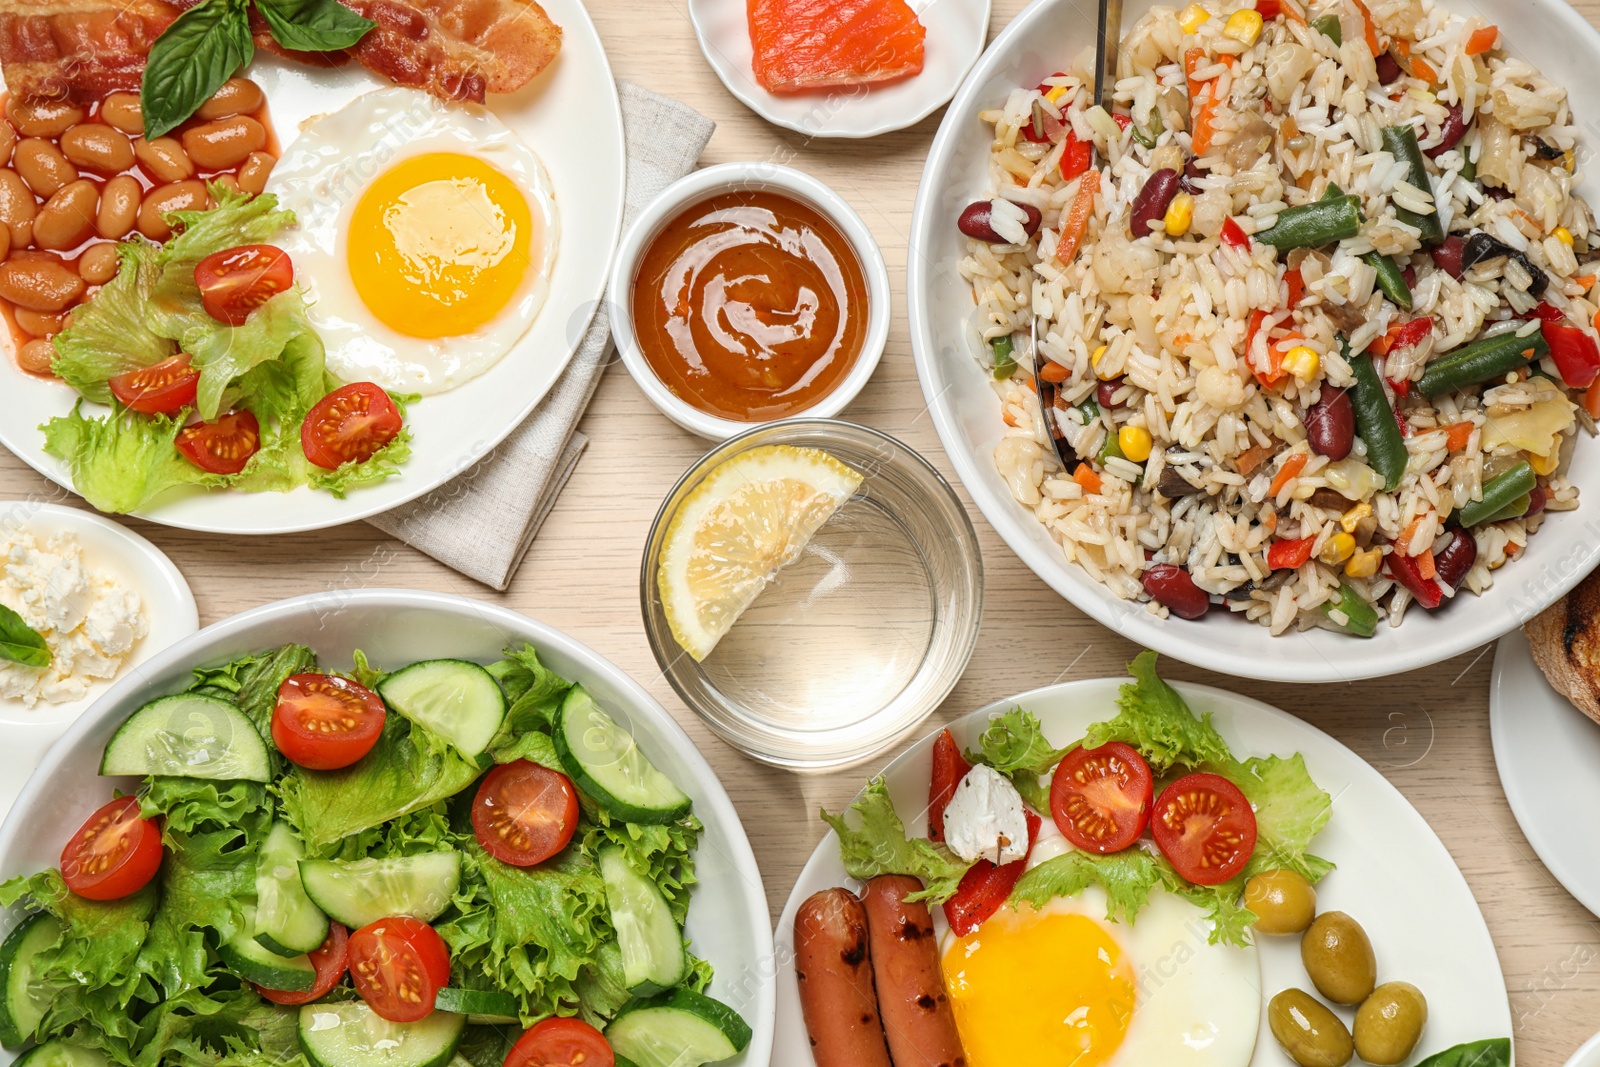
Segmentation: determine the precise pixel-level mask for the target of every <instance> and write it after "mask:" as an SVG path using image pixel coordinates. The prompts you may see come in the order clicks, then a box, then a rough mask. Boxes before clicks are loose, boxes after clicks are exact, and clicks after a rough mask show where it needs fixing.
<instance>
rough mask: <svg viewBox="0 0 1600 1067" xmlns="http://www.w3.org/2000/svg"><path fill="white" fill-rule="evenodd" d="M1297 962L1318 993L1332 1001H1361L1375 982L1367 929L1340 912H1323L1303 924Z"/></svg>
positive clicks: (1374, 966)
mask: <svg viewBox="0 0 1600 1067" xmlns="http://www.w3.org/2000/svg"><path fill="white" fill-rule="evenodd" d="M1300 962H1302V963H1304V964H1305V966H1306V974H1308V975H1310V976H1311V984H1312V985H1314V986H1316V987H1317V992H1318V993H1321V994H1322V995H1323V996H1325V997H1327V998H1328V999H1329V1000H1331V1001H1333V1002H1334V1003H1335V1004H1360V1003H1361V1002H1362V1001H1363V1000H1366V999H1367V997H1368V996H1369V995H1370V994H1371V993H1372V987H1373V986H1374V985H1376V984H1377V981H1378V961H1377V959H1376V958H1375V957H1374V956H1373V955H1372V942H1371V941H1369V940H1368V939H1367V932H1366V931H1365V930H1363V929H1361V924H1360V923H1358V922H1356V921H1355V920H1354V919H1352V918H1350V916H1348V915H1346V914H1345V913H1344V912H1342V911H1325V912H1323V913H1322V914H1321V915H1318V916H1317V917H1316V918H1315V919H1313V920H1312V921H1311V925H1310V926H1308V927H1306V932H1305V933H1304V934H1303V935H1302V936H1301V938H1300Z"/></svg>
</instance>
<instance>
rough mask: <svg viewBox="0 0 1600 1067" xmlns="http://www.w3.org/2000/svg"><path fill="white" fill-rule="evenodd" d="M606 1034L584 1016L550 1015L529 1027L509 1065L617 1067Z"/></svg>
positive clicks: (508, 1060)
mask: <svg viewBox="0 0 1600 1067" xmlns="http://www.w3.org/2000/svg"><path fill="white" fill-rule="evenodd" d="M616 1062H617V1057H616V1054H615V1053H614V1052H612V1051H611V1045H610V1044H608V1043H607V1042H606V1039H605V1037H604V1035H602V1034H601V1033H600V1031H598V1030H596V1029H595V1028H594V1027H592V1026H590V1025H589V1024H588V1023H586V1022H584V1021H583V1020H582V1019H565V1018H555V1017H552V1018H549V1019H544V1020H541V1021H540V1022H536V1023H534V1024H533V1026H531V1027H529V1028H528V1029H527V1030H525V1031H524V1032H523V1034H522V1036H521V1037H519V1038H517V1043H516V1044H515V1045H512V1046H511V1051H510V1052H509V1053H508V1054H507V1055H506V1062H505V1067H580V1065H581V1067H615V1065H616Z"/></svg>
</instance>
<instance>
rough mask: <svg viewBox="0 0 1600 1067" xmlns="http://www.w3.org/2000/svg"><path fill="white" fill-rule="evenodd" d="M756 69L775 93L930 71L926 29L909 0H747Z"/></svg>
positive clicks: (873, 80) (822, 87) (869, 81)
mask: <svg viewBox="0 0 1600 1067" xmlns="http://www.w3.org/2000/svg"><path fill="white" fill-rule="evenodd" d="M746 11H747V13H748V14H749V18H750V43H751V45H753V46H754V48H755V63H754V67H755V74H756V80H757V81H758V82H760V83H761V87H762V88H764V89H766V90H767V91H768V92H770V93H801V92H806V91H807V90H812V89H830V88H836V87H839V86H847V85H871V84H874V83H876V82H886V81H893V80H895V79H896V78H904V77H908V76H910V75H912V74H917V73H920V72H921V70H922V50H923V37H924V36H925V35H926V31H925V30H924V28H923V25H922V23H921V22H920V21H918V19H917V13H916V12H915V11H912V10H911V8H910V6H909V5H908V4H907V3H906V2H905V0H746Z"/></svg>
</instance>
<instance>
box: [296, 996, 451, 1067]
mask: <svg viewBox="0 0 1600 1067" xmlns="http://www.w3.org/2000/svg"><path fill="white" fill-rule="evenodd" d="M466 1027H467V1020H466V1017H465V1016H463V1015H456V1014H455V1013H453V1012H448V1011H435V1012H434V1013H433V1014H431V1015H429V1016H427V1017H426V1018H423V1019H419V1020H417V1021H416V1022H414V1023H392V1022H389V1021H388V1020H387V1019H384V1018H382V1017H380V1016H379V1015H378V1013H377V1012H375V1011H373V1010H372V1009H371V1008H369V1007H367V1006H366V1005H365V1004H364V1003H362V1002H361V1001H349V1002H346V1003H343V1004H307V1005H305V1006H304V1007H303V1008H301V1009H300V1025H299V1031H300V1047H301V1049H303V1050H304V1051H305V1054H306V1058H307V1059H309V1060H310V1061H311V1062H312V1064H313V1065H314V1067H444V1065H445V1064H448V1063H449V1062H450V1060H451V1058H452V1057H454V1056H455V1054H456V1046H457V1045H459V1044H461V1033H462V1031H463V1030H465V1029H466Z"/></svg>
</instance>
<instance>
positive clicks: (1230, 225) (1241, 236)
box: [1222, 218, 1250, 251]
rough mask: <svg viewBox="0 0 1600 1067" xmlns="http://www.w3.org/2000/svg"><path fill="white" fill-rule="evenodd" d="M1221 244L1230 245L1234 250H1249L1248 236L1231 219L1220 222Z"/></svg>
mask: <svg viewBox="0 0 1600 1067" xmlns="http://www.w3.org/2000/svg"><path fill="white" fill-rule="evenodd" d="M1222 243H1223V244H1225V245H1232V246H1233V247H1234V248H1238V249H1243V250H1245V251H1248V250H1249V248H1250V235H1249V234H1247V233H1245V232H1244V228H1243V227H1242V226H1240V225H1239V224H1238V223H1237V222H1234V221H1233V219H1231V218H1228V219H1223V220H1222Z"/></svg>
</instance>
